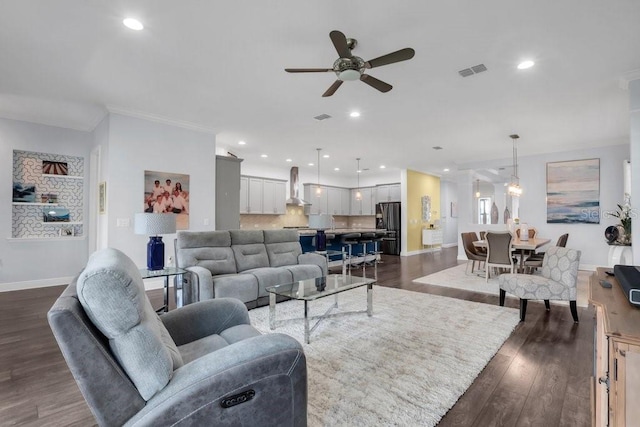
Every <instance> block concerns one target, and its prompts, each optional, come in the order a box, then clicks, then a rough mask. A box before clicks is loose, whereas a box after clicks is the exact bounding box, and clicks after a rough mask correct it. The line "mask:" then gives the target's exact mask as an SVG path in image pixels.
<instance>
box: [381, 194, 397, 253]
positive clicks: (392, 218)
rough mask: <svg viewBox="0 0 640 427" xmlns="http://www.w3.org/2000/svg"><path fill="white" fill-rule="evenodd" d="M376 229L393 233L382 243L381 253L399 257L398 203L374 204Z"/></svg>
mask: <svg viewBox="0 0 640 427" xmlns="http://www.w3.org/2000/svg"><path fill="white" fill-rule="evenodd" d="M376 228H384V229H386V230H387V231H395V236H392V237H388V238H387V239H385V240H384V241H383V242H382V249H381V251H382V253H383V254H386V255H400V202H388V203H378V204H376ZM393 237H395V239H393Z"/></svg>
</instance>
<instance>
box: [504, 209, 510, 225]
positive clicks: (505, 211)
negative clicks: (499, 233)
mask: <svg viewBox="0 0 640 427" xmlns="http://www.w3.org/2000/svg"><path fill="white" fill-rule="evenodd" d="M510 219H511V212H509V208H504V223H505V224H509V220H510Z"/></svg>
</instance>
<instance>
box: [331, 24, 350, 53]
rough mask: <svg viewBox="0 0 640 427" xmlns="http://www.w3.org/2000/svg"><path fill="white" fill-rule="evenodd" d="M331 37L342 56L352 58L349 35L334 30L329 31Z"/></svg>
mask: <svg viewBox="0 0 640 427" xmlns="http://www.w3.org/2000/svg"><path fill="white" fill-rule="evenodd" d="M329 37H330V38H331V41H332V42H333V46H334V47H335V48H336V51H337V52H338V55H340V58H351V56H352V55H351V50H349V46H348V45H347V36H345V35H344V34H342V33H341V32H340V31H338V30H333V31H331V32H330V33H329Z"/></svg>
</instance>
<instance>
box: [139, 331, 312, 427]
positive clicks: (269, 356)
mask: <svg viewBox="0 0 640 427" xmlns="http://www.w3.org/2000/svg"><path fill="white" fill-rule="evenodd" d="M242 393H245V394H244V395H242V396H251V398H250V399H247V400H246V401H244V403H239V404H237V406H231V407H224V405H223V402H224V401H227V402H230V403H234V402H238V401H239V400H244V399H242V398H241V399H236V400H233V399H229V398H230V397H233V396H238V395H241V394H242ZM274 408H277V410H274ZM256 417H258V418H256ZM178 423H180V425H212V424H224V425H294V426H306V425H307V368H306V359H305V356H304V352H303V350H302V346H301V344H300V343H299V342H298V341H296V340H295V339H294V338H292V337H290V336H287V335H284V334H267V335H260V336H257V337H253V338H249V339H246V340H243V341H240V342H237V343H235V344H232V345H229V346H227V347H224V348H222V349H220V350H217V351H214V352H212V353H209V354H207V355H205V356H203V357H200V358H198V359H196V360H194V361H193V362H191V363H188V364H186V365H184V366H182V367H181V368H179V369H177V370H176V371H174V373H173V378H172V379H171V381H170V382H169V384H168V385H167V386H166V387H165V388H164V389H163V390H161V391H160V392H158V393H157V394H156V395H155V396H153V397H152V398H151V399H150V400H149V401H148V402H147V405H146V406H145V407H144V408H143V409H142V410H141V411H140V412H139V413H138V414H136V415H135V416H134V417H133V418H131V419H130V420H129V421H128V422H127V424H126V425H127V426H147V425H148V426H156V425H175V424H178Z"/></svg>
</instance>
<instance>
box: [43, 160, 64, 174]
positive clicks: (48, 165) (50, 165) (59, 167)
mask: <svg viewBox="0 0 640 427" xmlns="http://www.w3.org/2000/svg"><path fill="white" fill-rule="evenodd" d="M42 173H44V174H47V175H68V174H69V166H68V165H67V162H54V161H52V160H43V161H42Z"/></svg>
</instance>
